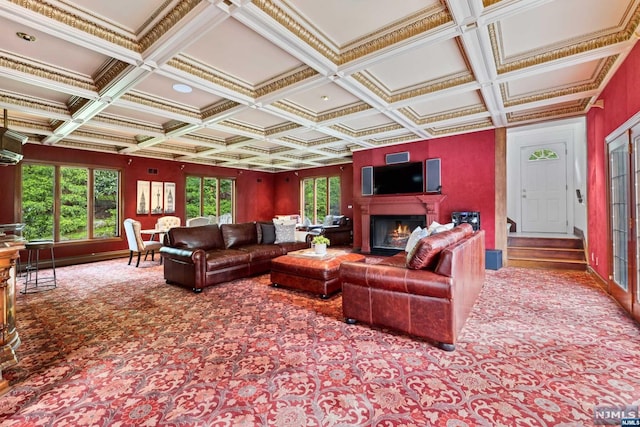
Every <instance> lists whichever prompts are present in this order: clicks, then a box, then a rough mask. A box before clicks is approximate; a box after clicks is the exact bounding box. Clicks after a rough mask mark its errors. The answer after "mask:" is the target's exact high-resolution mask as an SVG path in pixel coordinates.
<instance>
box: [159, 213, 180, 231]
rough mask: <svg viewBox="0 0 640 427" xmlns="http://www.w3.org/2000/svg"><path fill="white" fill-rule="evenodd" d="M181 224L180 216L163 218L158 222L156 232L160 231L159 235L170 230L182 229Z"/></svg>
mask: <svg viewBox="0 0 640 427" xmlns="http://www.w3.org/2000/svg"><path fill="white" fill-rule="evenodd" d="M181 224H182V220H181V219H180V217H179V216H161V217H160V218H158V220H157V221H156V230H158V232H159V233H165V232H167V231H168V230H169V229H170V228H173V227H180V225H181Z"/></svg>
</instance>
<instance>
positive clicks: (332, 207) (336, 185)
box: [329, 176, 341, 215]
mask: <svg viewBox="0 0 640 427" xmlns="http://www.w3.org/2000/svg"><path fill="white" fill-rule="evenodd" d="M340 213H341V212H340V178H339V177H337V176H332V177H330V178H329V214H331V215H340Z"/></svg>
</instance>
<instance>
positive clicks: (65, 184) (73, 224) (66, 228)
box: [59, 167, 89, 240]
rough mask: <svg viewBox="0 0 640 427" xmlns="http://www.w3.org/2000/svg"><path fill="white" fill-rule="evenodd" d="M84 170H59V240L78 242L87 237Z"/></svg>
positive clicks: (85, 173)
mask: <svg viewBox="0 0 640 427" xmlns="http://www.w3.org/2000/svg"><path fill="white" fill-rule="evenodd" d="M88 180H89V171H88V170H87V169H85V168H69V167H61V168H60V218H59V222H60V240H80V239H86V238H87V237H88V236H87V218H88V214H87V205H88V196H87V190H88V185H87V181H88Z"/></svg>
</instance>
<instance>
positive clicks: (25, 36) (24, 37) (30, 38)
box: [16, 31, 36, 42]
mask: <svg viewBox="0 0 640 427" xmlns="http://www.w3.org/2000/svg"><path fill="white" fill-rule="evenodd" d="M16 36H18V37H20V38H21V39H22V40H25V41H28V42H34V41H36V36H32V35H31V34H27V33H23V32H21V31H19V32H17V33H16Z"/></svg>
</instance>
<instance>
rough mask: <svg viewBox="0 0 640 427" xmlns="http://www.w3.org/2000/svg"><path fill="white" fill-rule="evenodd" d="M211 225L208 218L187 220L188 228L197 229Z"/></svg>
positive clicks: (199, 217)
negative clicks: (200, 226)
mask: <svg viewBox="0 0 640 427" xmlns="http://www.w3.org/2000/svg"><path fill="white" fill-rule="evenodd" d="M208 224H211V219H210V218H209V217H208V216H197V217H195V218H189V219H188V220H187V227H197V226H199V225H208Z"/></svg>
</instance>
